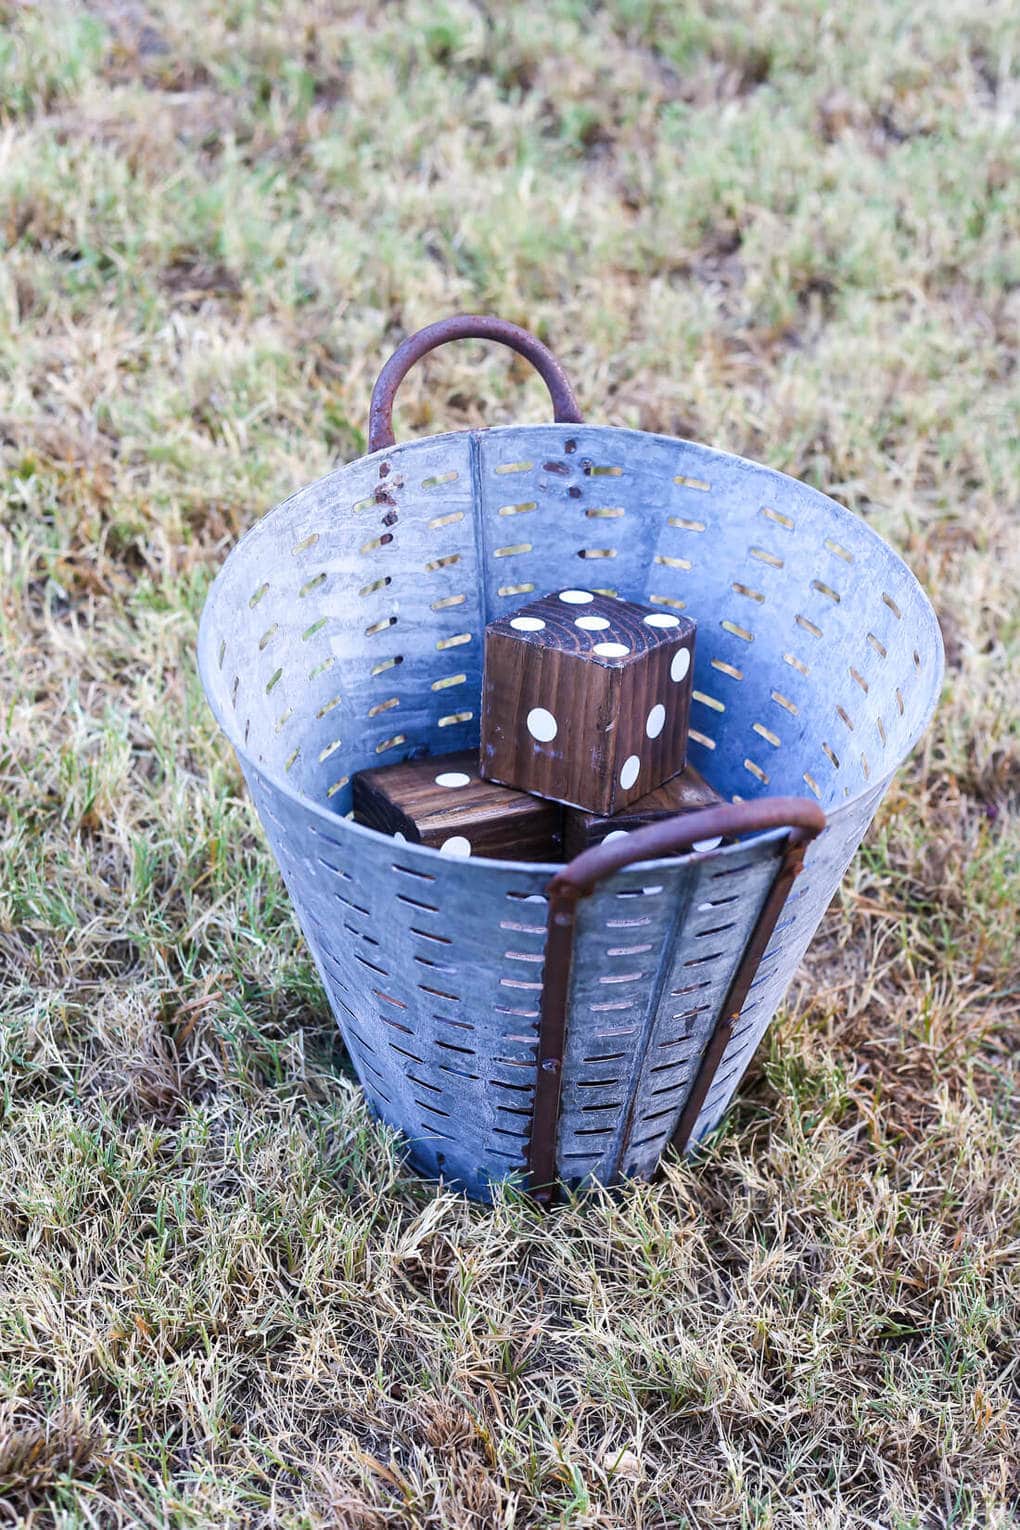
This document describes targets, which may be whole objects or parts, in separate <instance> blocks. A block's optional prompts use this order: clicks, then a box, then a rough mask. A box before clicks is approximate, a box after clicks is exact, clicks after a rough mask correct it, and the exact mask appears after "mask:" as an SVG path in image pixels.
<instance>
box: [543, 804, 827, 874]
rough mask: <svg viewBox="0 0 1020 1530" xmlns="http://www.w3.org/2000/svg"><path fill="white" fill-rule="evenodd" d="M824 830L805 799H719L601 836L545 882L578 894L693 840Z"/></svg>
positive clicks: (810, 835)
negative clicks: (605, 837)
mask: <svg viewBox="0 0 1020 1530" xmlns="http://www.w3.org/2000/svg"><path fill="white" fill-rule="evenodd" d="M824 828H825V814H824V813H823V812H822V810H821V808H820V807H819V806H818V804H817V802H812V801H811V799H810V798H809V797H761V798H759V799H758V800H757V801H755V802H721V803H719V805H718V806H717V807H710V808H704V809H703V810H702V811H701V812H699V813H678V814H677V815H676V816H675V817H673V818H665V819H662V820H661V821H660V822H659V823H650V824H648V825H646V827H645V828H643V829H634V830H633V831H632V832H631V833H629V834H628V835H627V836H626V837H625V838H624V839H614V840H611V841H610V842H609V843H608V844H607V843H606V841H605V840H603V841H602V843H601V844H599V845H592V846H591V847H590V848H589V849H587V850H582V851H581V853H580V855H575V856H574V859H573V860H572V861H570V862H569V864H568V865H566V866H564V867H563V870H562V871H558V872H557V873H556V875H555V876H554V877H553V879H552V881H551V882H550V883H549V887H548V892H549V894H550V896H551V897H556V896H557V895H558V896H560V897H563V896H567V897H575V898H578V897H580V898H583V897H586V896H587V895H588V893H590V892H591V891H592V889H593V887H595V885H596V883H598V882H601V881H602V878H603V877H607V876H609V875H610V873H612V872H614V871H619V870H620V869H621V867H623V866H630V865H632V864H633V863H634V862H635V861H654V860H656V859H658V858H659V857H660V856H665V855H676V854H679V853H680V851H682V850H689V849H690V847H691V845H692V844H693V843H694V842H695V840H699V839H714V838H715V837H716V836H717V835H721V836H722V838H724V839H728V838H731V837H734V836H736V835H738V834H760V833H762V832H763V831H764V830H765V829H794V830H796V831H797V832H798V835H799V836H800V838H801V839H802V840H804V841H806V840H811V839H814V837H815V835H816V834H820V833H821V831H822V830H823V829H824Z"/></svg>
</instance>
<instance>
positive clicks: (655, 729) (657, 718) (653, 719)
mask: <svg viewBox="0 0 1020 1530" xmlns="http://www.w3.org/2000/svg"><path fill="white" fill-rule="evenodd" d="M665 721H666V708H665V707H664V706H662V705H661V704H659V705H656V706H654V707H653V708H652V710H651V711H650V712H649V714H648V718H647V721H646V722H645V732H646V733H647V734H648V737H649V738H658V736H659V734H660V733H661V732H662V729H663V726H664V724H665Z"/></svg>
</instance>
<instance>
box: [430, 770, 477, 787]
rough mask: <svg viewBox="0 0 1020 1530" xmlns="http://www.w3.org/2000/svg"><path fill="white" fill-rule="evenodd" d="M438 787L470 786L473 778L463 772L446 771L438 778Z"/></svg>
mask: <svg viewBox="0 0 1020 1530" xmlns="http://www.w3.org/2000/svg"><path fill="white" fill-rule="evenodd" d="M436 785H437V786H451V787H452V786H470V785H471V777H470V776H468V775H465V774H464V772H463V771H462V770H444V771H443V772H442V773H441V774H440V775H438V776H437V777H436Z"/></svg>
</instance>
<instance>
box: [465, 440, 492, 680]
mask: <svg viewBox="0 0 1020 1530" xmlns="http://www.w3.org/2000/svg"><path fill="white" fill-rule="evenodd" d="M468 458H469V461H470V464H471V512H472V515H473V517H474V523H475V564H476V567H477V570H478V576H479V578H478V614H479V617H480V618H481V628H482V630H481V642H482V648H483V654H482V663H483V666H484V662H485V654H484V646H485V629H486V627H487V626H488V625H489V544H488V538H487V536H486V528H485V513H484V510H485V507H484V504H483V494H482V443H481V441H480V440H479V437H478V432H477V431H475V430H473V431H472V432H471V434H470V438H469V443H468Z"/></svg>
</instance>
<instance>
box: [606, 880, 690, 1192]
mask: <svg viewBox="0 0 1020 1530" xmlns="http://www.w3.org/2000/svg"><path fill="white" fill-rule="evenodd" d="M695 880H696V878H694V877H692V878H691V879H690V882H689V884H688V887H687V890H686V892H685V893H684V894H682V895H681V897H680V898H678V900H677V908H676V912H675V913H674V915H673V917H672V919H671V920H670V924H669V932H668V934H667V935H666V937H665V939H664V942H663V946H662V950H661V952H660V954H659V965H658V968H657V969H656V973H655V979H654V982H653V985H652V994H651V999H650V1002H649V1004H648V1008H647V1010H646V1012H645V1018H644V1021H643V1023H642V1026H641V1031H640V1034H639V1036H638V1039H637V1042H636V1044H635V1049H634V1061H633V1063H632V1065H631V1071H630V1074H629V1076H628V1079H627V1093H626V1096H625V1112H624V1117H623V1120H622V1122H621V1123H620V1126H619V1127H618V1128H617V1134H616V1140H615V1141H614V1142H613V1145H612V1147H611V1148H610V1150H609V1153H608V1154H607V1157H606V1160H605V1162H606V1167H607V1171H608V1173H607V1183H610V1184H611V1183H613V1182H614V1181H615V1180H616V1178H617V1177H618V1176H619V1172H620V1163H621V1161H622V1159H623V1155H624V1153H625V1152H626V1150H627V1145H628V1143H629V1142H630V1136H631V1131H632V1130H633V1126H634V1105H635V1101H636V1099H637V1089H638V1085H639V1084H640V1082H641V1076H642V1074H643V1073H644V1070H645V1064H646V1063H647V1061H648V1043H649V1040H650V1038H651V1036H652V1033H653V1032H654V1030H655V1023H656V1021H657V1020H658V1018H659V1007H660V1005H661V1003H662V995H663V990H664V989H665V986H666V979H667V977H668V974H669V972H670V970H671V969H672V966H673V959H674V957H675V955H676V945H677V940H678V938H679V933H680V927H681V925H682V924H683V921H684V920H685V919H686V918H687V915H688V914H689V912H690V908H691V901H692V899H693V896H694V883H695Z"/></svg>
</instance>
